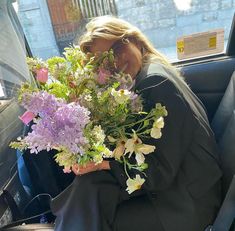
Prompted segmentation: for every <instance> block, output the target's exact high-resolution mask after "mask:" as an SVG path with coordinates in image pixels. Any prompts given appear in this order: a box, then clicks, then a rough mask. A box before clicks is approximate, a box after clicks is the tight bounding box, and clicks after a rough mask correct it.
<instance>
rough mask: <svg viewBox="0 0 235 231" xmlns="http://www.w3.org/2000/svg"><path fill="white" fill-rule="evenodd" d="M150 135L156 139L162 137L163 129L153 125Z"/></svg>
mask: <svg viewBox="0 0 235 231" xmlns="http://www.w3.org/2000/svg"><path fill="white" fill-rule="evenodd" d="M150 136H151V137H153V138H155V139H159V138H161V136H162V132H161V129H160V128H155V127H152V129H151V132H150Z"/></svg>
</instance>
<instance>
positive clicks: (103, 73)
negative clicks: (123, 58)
mask: <svg viewBox="0 0 235 231" xmlns="http://www.w3.org/2000/svg"><path fill="white" fill-rule="evenodd" d="M110 75H111V73H110V72H109V71H107V70H105V69H104V68H99V74H98V79H97V81H98V83H99V84H105V83H106V82H107V80H108V78H109V76H110Z"/></svg>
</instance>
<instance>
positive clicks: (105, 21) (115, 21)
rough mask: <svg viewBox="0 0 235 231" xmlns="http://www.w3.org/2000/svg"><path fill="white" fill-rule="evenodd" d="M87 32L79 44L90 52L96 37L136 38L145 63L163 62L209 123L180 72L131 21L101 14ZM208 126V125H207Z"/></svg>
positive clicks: (169, 76)
mask: <svg viewBox="0 0 235 231" xmlns="http://www.w3.org/2000/svg"><path fill="white" fill-rule="evenodd" d="M86 29H87V31H86V33H85V34H84V35H83V36H81V37H80V39H79V45H80V48H81V50H82V51H84V52H88V51H89V47H90V46H92V43H93V41H94V39H98V38H103V39H107V40H120V39H123V38H128V39H134V40H135V41H136V42H137V44H138V45H140V47H141V48H142V49H143V51H144V52H143V65H145V64H147V63H161V64H163V67H164V69H165V70H166V71H167V73H168V76H166V78H168V79H169V80H170V81H171V82H172V83H173V84H174V85H175V86H176V88H177V89H178V90H179V91H180V92H181V94H182V95H183V96H184V98H185V100H186V101H187V102H188V104H189V105H190V107H191V108H192V110H193V112H194V114H195V115H196V116H197V117H198V118H199V119H200V120H201V121H204V123H203V124H204V125H205V124H206V125H207V124H208V120H207V116H206V114H203V113H202V112H203V111H204V110H203V107H202V105H201V103H200V101H199V100H198V98H197V97H196V96H195V95H194V94H193V93H192V91H191V90H190V88H189V87H188V85H187V84H186V82H185V81H184V79H183V77H182V76H181V74H180V72H179V71H178V70H177V69H176V68H175V67H173V66H172V65H171V64H170V63H169V61H168V60H167V59H166V58H165V57H164V55H162V54H161V53H160V52H158V51H157V50H156V49H155V48H154V46H153V44H152V43H151V42H150V41H149V39H148V38H147V37H146V36H145V35H144V34H143V33H142V32H141V31H140V30H139V29H138V28H137V27H135V26H133V25H131V24H130V23H128V22H126V21H124V20H122V19H119V18H116V17H113V16H100V17H96V18H93V19H92V20H91V21H90V22H89V23H88V24H87V25H86ZM206 127H207V126H206Z"/></svg>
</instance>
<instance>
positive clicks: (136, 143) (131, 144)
mask: <svg viewBox="0 0 235 231" xmlns="http://www.w3.org/2000/svg"><path fill="white" fill-rule="evenodd" d="M125 148H126V151H125V154H127V153H129V157H130V156H131V155H132V153H133V152H134V153H136V154H145V155H146V154H149V153H151V152H153V151H154V150H155V146H154V145H148V144H143V143H142V141H141V139H140V138H139V137H138V136H137V135H136V133H134V135H133V137H132V138H131V139H128V140H127V141H126V144H125Z"/></svg>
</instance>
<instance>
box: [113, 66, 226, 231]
mask: <svg viewBox="0 0 235 231" xmlns="http://www.w3.org/2000/svg"><path fill="white" fill-rule="evenodd" d="M168 75H169V72H168V71H167V69H166V68H164V66H162V65H160V64H151V65H150V66H149V67H147V68H144V69H143V70H142V71H141V73H140V74H139V76H138V77H137V80H136V89H137V90H139V91H140V92H141V93H142V94H143V97H144V99H145V101H146V102H147V108H151V107H153V106H155V103H161V104H162V105H164V106H166V109H167V111H168V116H167V117H165V127H164V128H163V130H162V137H161V138H160V139H159V140H155V139H151V140H149V142H148V143H150V144H154V145H156V149H155V152H154V153H151V154H149V155H146V156H145V157H146V162H147V163H148V165H149V167H148V169H147V171H146V174H147V179H146V182H145V183H144V187H145V188H144V190H142V193H143V194H144V193H147V194H148V195H150V197H151V203H152V204H153V205H154V208H155V210H154V211H155V214H154V215H153V219H154V216H155V217H158V218H159V220H160V223H161V224H162V226H163V228H164V230H166V231H184V230H185V231H186V230H189V231H203V230H204V229H205V228H206V226H207V225H209V224H211V223H212V222H213V219H214V218H215V216H216V213H217V211H218V209H219V206H220V203H221V195H220V193H221V185H220V183H221V182H220V179H221V175H222V172H221V170H220V167H219V164H218V163H219V159H218V150H217V145H216V142H215V139H214V135H213V132H212V131H211V129H210V127H209V125H208V123H207V122H205V121H206V120H207V119H206V114H205V111H204V109H203V106H202V104H201V102H200V101H199V100H197V105H196V106H197V108H199V110H200V113H201V114H202V115H203V116H204V118H205V121H204V122H202V121H200V120H199V119H198V118H197V117H196V116H195V114H194V112H193V111H192V109H191V107H190V106H189V104H188V103H187V102H186V101H185V99H184V98H183V96H182V94H181V93H180V92H179V90H178V89H177V88H176V87H175V85H174V84H173V83H172V82H171V81H170V80H169V79H168ZM192 95H193V93H192ZM193 97H196V96H193ZM195 99H196V98H195ZM111 172H112V174H113V175H114V176H115V177H116V178H117V179H118V181H119V183H120V184H121V185H122V187H123V189H124V188H125V187H126V176H125V174H124V171H123V167H122V166H121V165H120V164H119V163H118V162H116V161H111ZM123 192H124V190H123ZM138 193H140V192H136V194H135V193H133V194H131V195H128V194H127V193H124V197H126V199H128V197H130V198H131V197H134V196H136V195H138ZM143 219H144V218H143ZM143 222H144V221H143ZM155 228H156V230H158V229H157V227H155ZM153 230H155V229H153Z"/></svg>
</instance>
